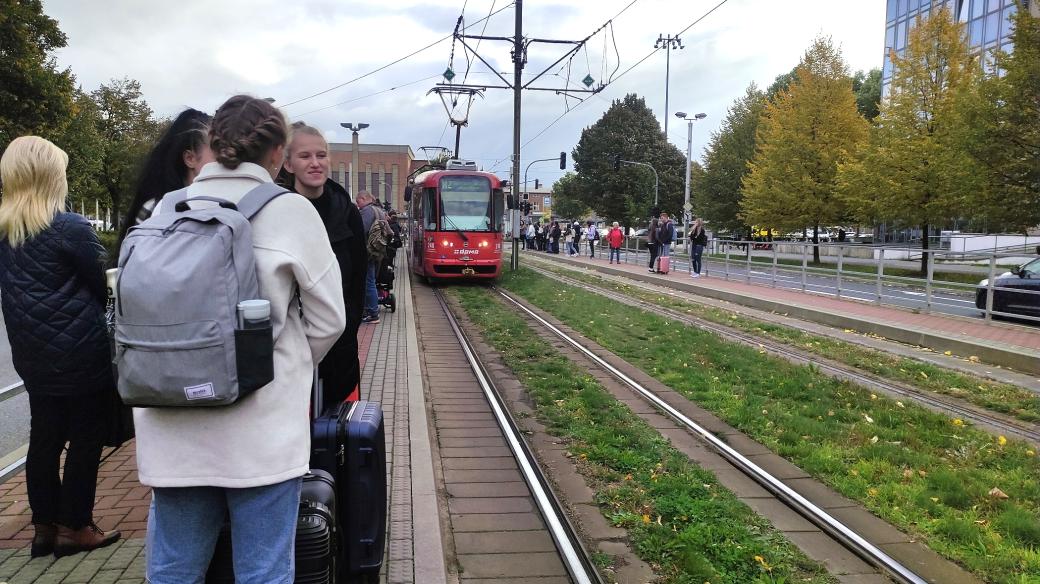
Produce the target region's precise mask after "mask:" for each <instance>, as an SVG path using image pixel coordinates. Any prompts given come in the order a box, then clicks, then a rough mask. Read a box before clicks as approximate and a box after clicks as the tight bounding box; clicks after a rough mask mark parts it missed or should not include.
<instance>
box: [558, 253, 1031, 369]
mask: <svg viewBox="0 0 1040 584" xmlns="http://www.w3.org/2000/svg"><path fill="white" fill-rule="evenodd" d="M553 259H557V260H558V261H559V262H561V263H565V264H567V265H569V266H574V267H581V268H586V269H591V270H596V271H597V272H602V273H604V274H610V275H613V276H622V277H625V278H631V279H633V280H638V281H640V282H647V283H650V284H656V285H660V286H670V287H672V288H676V289H678V290H683V291H685V292H693V293H696V294H701V295H704V296H708V297H710V298H715V299H717V300H725V301H727V302H732V303H733V304H739V305H742V306H749V307H751V308H755V309H758V310H765V311H771V312H778V313H784V314H787V315H788V316H791V317H794V318H800V319H803V320H808V321H811V322H816V323H819V324H825V325H828V326H833V327H841V328H850V329H855V330H857V331H859V332H862V333H873V334H876V335H880V336H882V337H885V338H888V339H891V340H893V341H898V342H901V343H908V344H911V345H918V346H921V347H928V348H929V349H932V350H935V351H939V352H943V351H952V352H953V353H957V354H960V355H974V356H976V357H978V358H979V359H980V360H982V361H984V362H986V363H992V364H994V365H1001V366H1003V367H1010V368H1012V369H1014V370H1016V371H1022V372H1028V373H1032V374H1040V355H1038V354H1036V353H1032V352H1029V351H1027V350H1020V349H1016V348H1012V347H1007V346H999V345H995V344H993V343H991V342H990V343H985V342H984V341H979V342H972V341H969V340H966V339H958V338H953V337H950V336H947V335H944V334H943V333H939V332H931V331H913V330H907V329H905V328H902V327H899V326H896V325H891V324H887V323H883V322H872V321H869V320H865V319H861V318H857V317H852V316H847V315H842V314H835V313H832V312H828V311H824V310H818V309H814V308H811V307H808V306H801V305H792V304H782V303H780V302H776V301H773V300H767V299H764V298H752V297H749V296H744V295H742V294H736V293H733V292H729V291H726V290H716V289H714V288H710V287H706V286H697V285H695V284H693V283H690V282H682V281H678V280H675V281H673V280H664V279H662V278H658V277H655V276H652V275H650V274H639V273H632V272H627V271H624V270H618V269H615V268H610V267H607V266H600V265H597V264H589V263H585V262H576V261H572V260H569V259H567V258H553ZM679 273H682V272H679Z"/></svg>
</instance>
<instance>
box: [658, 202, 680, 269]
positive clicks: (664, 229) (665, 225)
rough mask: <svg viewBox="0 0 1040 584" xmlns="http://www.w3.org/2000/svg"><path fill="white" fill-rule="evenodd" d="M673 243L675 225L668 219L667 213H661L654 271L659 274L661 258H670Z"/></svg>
mask: <svg viewBox="0 0 1040 584" xmlns="http://www.w3.org/2000/svg"><path fill="white" fill-rule="evenodd" d="M673 241H675V223H673V222H672V220H671V218H669V217H668V213H661V219H660V222H659V224H658V227H657V247H658V248H659V249H658V250H657V267H656V269H655V271H657V272H660V271H661V269H660V266H661V258H670V257H671V255H672V242H673Z"/></svg>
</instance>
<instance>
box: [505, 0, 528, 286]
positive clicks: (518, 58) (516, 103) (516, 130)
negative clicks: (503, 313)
mask: <svg viewBox="0 0 1040 584" xmlns="http://www.w3.org/2000/svg"><path fill="white" fill-rule="evenodd" d="M523 9H524V2H523V0H516V34H515V35H514V37H513V173H512V176H513V209H512V211H510V217H511V220H510V223H511V224H512V228H513V255H512V258H511V260H510V262H509V267H510V269H512V270H513V271H516V270H518V269H519V268H520V208H519V207H520V102H521V96H522V95H523V94H522V93H521V91H522V90H523V84H522V83H523V81H522V80H521V77H520V74H521V73H522V72H523V70H524V56H525V53H526V48H525V47H524V19H523V12H524V10H523Z"/></svg>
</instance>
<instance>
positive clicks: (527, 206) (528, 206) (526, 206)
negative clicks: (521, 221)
mask: <svg viewBox="0 0 1040 584" xmlns="http://www.w3.org/2000/svg"><path fill="white" fill-rule="evenodd" d="M522 208H523V211H524V215H525V216H527V215H530V214H531V202H530V201H524V204H523V205H522Z"/></svg>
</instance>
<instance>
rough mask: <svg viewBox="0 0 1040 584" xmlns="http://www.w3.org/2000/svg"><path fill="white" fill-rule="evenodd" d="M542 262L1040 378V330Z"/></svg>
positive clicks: (601, 265)
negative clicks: (974, 359) (871, 335)
mask: <svg viewBox="0 0 1040 584" xmlns="http://www.w3.org/2000/svg"><path fill="white" fill-rule="evenodd" d="M538 258H544V259H552V260H557V261H559V262H561V263H566V264H570V265H574V266H582V267H588V268H591V269H595V270H597V271H600V272H603V273H611V274H616V275H624V276H626V277H629V278H633V279H636V280H641V281H645V282H652V283H654V284H660V285H665V286H669V287H672V288H676V289H681V290H684V291H687V292H692V293H695V294H699V295H703V296H708V297H712V298H716V299H720V300H726V301H729V302H733V303H734V304H740V305H744V306H751V307H753V308H758V309H761V310H767V311H772V312H776V313H782V314H785V315H788V316H792V317H795V318H800V319H803V320H808V321H813V322H818V323H821V324H826V325H830V326H835V327H842V328H850V329H855V330H857V331H859V332H863V333H874V334H877V335H879V336H882V337H885V338H889V339H892V340H895V341H899V342H903V343H908V344H912V345H919V346H923V347H929V348H931V349H933V350H936V351H939V352H943V351H947V350H948V351H951V352H953V353H955V354H958V355H962V356H964V357H972V356H974V357H977V358H978V359H981V360H982V361H984V362H988V363H993V364H995V365H1001V366H1004V367H1010V368H1012V369H1015V370H1018V371H1023V372H1029V373H1032V374H1038V373H1040V330H1038V329H1037V328H1035V327H1029V326H1019V325H1013V324H1005V323H988V324H987V323H986V322H984V321H982V320H981V319H971V318H967V317H958V316H951V315H941V314H934V313H932V314H928V313H915V312H912V311H909V310H902V309H899V308H894V307H891V306H878V305H874V304H868V303H865V302H857V301H853V300H846V299H837V298H834V297H829V296H822V295H815V294H807V293H803V292H800V291H796V290H788V289H782V288H771V287H769V286H760V285H754V284H746V283H743V282H737V281H732V280H730V281H726V280H722V279H720V278H714V277H702V278H697V279H694V278H691V277H690V276H689V274H687V273H686V272H685V271H675V272H672V273H670V274H668V275H659V274H652V273H648V272H647V270H646V267H645V266H644V265H642V264H607V263H606V262H604V261H603V260H601V259H595V260H591V259H589V258H587V257H567V256H562V255H559V256H557V255H550V254H539V255H538Z"/></svg>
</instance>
